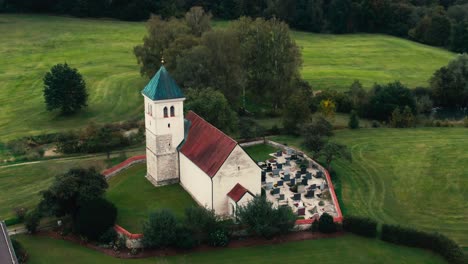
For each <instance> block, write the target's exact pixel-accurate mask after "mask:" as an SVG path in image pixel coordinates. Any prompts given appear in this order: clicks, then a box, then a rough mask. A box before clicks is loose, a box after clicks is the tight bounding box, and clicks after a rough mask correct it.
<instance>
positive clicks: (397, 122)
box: [390, 106, 415, 128]
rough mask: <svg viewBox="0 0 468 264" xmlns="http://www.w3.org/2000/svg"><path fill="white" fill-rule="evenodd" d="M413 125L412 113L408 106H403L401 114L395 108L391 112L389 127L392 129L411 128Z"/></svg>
mask: <svg viewBox="0 0 468 264" xmlns="http://www.w3.org/2000/svg"><path fill="white" fill-rule="evenodd" d="M414 124H415V117H414V115H413V112H412V111H411V109H410V108H409V107H408V106H405V108H404V110H403V112H401V111H400V108H399V107H397V108H396V109H395V110H393V112H392V117H391V119H390V125H391V126H392V127H398V128H404V127H413V126H414Z"/></svg>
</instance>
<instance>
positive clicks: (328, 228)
mask: <svg viewBox="0 0 468 264" xmlns="http://www.w3.org/2000/svg"><path fill="white" fill-rule="evenodd" d="M318 230H319V231H320V232H322V233H326V234H329V233H334V232H336V224H335V222H334V221H333V217H332V216H331V215H329V214H327V213H323V214H322V215H321V216H320V219H319V221H318Z"/></svg>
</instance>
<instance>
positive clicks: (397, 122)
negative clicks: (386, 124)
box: [390, 107, 403, 127]
mask: <svg viewBox="0 0 468 264" xmlns="http://www.w3.org/2000/svg"><path fill="white" fill-rule="evenodd" d="M390 125H391V126H392V127H403V117H402V115H401V111H400V107H397V108H395V110H393V112H392V117H391V119H390Z"/></svg>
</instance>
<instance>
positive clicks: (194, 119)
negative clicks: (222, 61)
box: [142, 66, 261, 215]
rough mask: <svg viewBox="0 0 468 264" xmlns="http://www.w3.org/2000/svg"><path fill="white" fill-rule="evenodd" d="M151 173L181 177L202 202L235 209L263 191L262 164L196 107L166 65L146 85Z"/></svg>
mask: <svg viewBox="0 0 468 264" xmlns="http://www.w3.org/2000/svg"><path fill="white" fill-rule="evenodd" d="M142 94H143V96H144V103H145V127H146V160H147V176H146V177H147V178H148V180H150V181H151V182H152V183H153V184H154V185H155V186H161V185H166V184H171V183H177V182H179V183H180V185H181V186H182V187H183V188H184V189H185V190H186V191H187V192H188V193H189V194H190V195H191V196H192V197H193V198H194V200H195V201H196V202H197V203H198V204H200V205H201V206H204V207H207V208H209V209H213V210H215V212H216V213H217V214H219V215H234V214H235V212H236V209H237V207H238V206H240V205H243V204H246V203H248V202H249V201H250V200H251V199H252V198H253V196H254V195H257V194H258V195H259V194H260V192H261V169H260V167H258V165H257V164H256V163H255V161H254V160H252V158H251V157H250V156H249V155H248V154H247V153H246V152H245V151H244V150H243V149H242V148H241V147H240V146H239V144H238V143H237V142H236V141H235V140H234V139H232V138H230V137H229V136H228V135H226V134H224V133H223V132H222V131H221V130H219V129H217V128H216V127H214V126H213V125H211V124H210V123H208V122H207V121H205V120H204V119H203V118H202V117H200V116H198V115H197V114H196V113H194V112H192V111H190V112H188V113H187V115H186V116H185V117H184V100H185V98H184V95H183V93H182V91H181V89H180V88H179V87H178V86H177V84H176V82H175V81H174V79H172V77H171V76H170V75H169V73H168V72H167V70H166V68H165V67H164V66H161V68H160V69H159V71H158V72H157V73H156V74H155V76H154V77H153V78H152V79H151V80H150V82H149V83H148V84H147V85H146V87H145V88H144V89H143V91H142Z"/></svg>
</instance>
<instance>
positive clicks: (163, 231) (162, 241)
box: [142, 209, 177, 248]
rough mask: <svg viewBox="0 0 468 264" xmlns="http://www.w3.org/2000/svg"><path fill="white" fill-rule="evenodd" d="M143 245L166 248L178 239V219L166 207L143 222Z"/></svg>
mask: <svg viewBox="0 0 468 264" xmlns="http://www.w3.org/2000/svg"><path fill="white" fill-rule="evenodd" d="M143 235H144V236H143V240H142V242H143V245H144V246H145V247H147V248H165V247H168V246H172V245H174V244H175V242H176V240H177V219H176V218H175V216H174V214H173V213H172V212H171V211H169V210H166V209H163V210H159V211H155V212H153V213H151V214H150V215H149V218H148V220H147V221H146V222H145V223H143Z"/></svg>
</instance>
